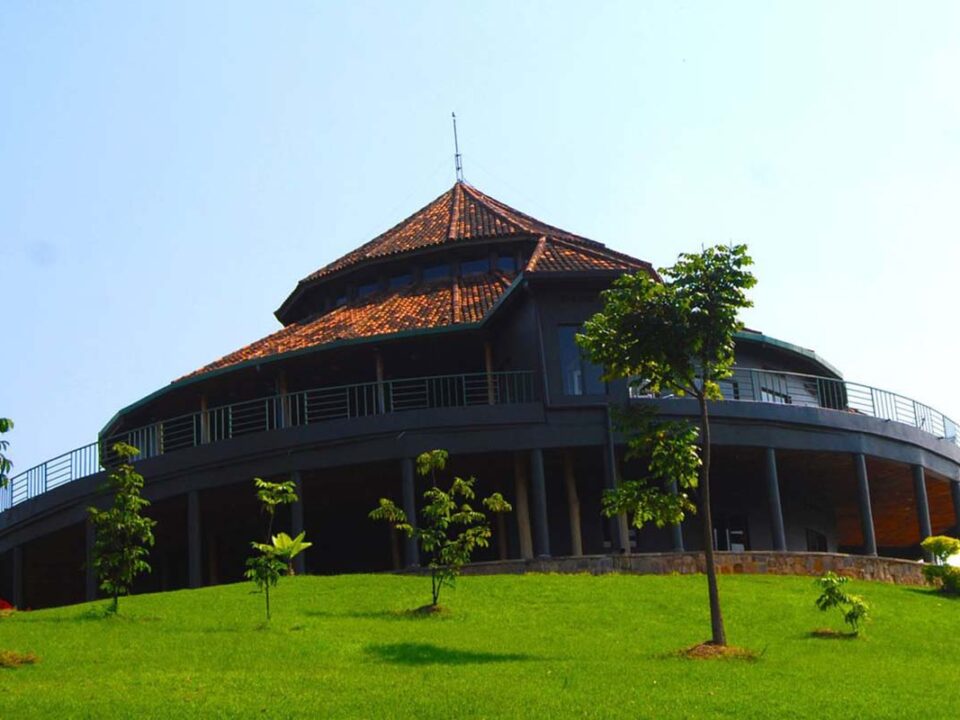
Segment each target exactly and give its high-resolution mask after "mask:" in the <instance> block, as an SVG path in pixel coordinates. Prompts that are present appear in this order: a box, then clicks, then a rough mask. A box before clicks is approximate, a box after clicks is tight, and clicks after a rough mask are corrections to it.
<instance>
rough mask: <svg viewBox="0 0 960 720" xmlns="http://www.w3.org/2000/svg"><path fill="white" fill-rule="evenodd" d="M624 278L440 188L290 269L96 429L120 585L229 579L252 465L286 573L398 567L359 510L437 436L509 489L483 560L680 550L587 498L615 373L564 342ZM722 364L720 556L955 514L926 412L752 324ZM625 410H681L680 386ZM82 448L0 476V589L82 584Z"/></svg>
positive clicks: (410, 489) (519, 220)
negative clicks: (604, 372) (117, 467)
mask: <svg viewBox="0 0 960 720" xmlns="http://www.w3.org/2000/svg"><path fill="white" fill-rule="evenodd" d="M627 272H647V273H652V272H653V270H652V268H651V266H650V265H649V264H648V263H646V262H644V261H642V260H638V259H635V258H632V257H629V256H627V255H624V254H622V253H619V252H616V251H614V250H611V249H609V248H607V247H606V246H604V245H602V244H600V243H597V242H594V241H591V240H588V239H586V238H583V237H580V236H577V235H574V234H572V233H569V232H566V231H564V230H561V229H559V228H556V227H553V226H550V225H547V224H545V223H543V222H541V221H539V220H536V219H534V218H532V217H530V216H528V215H525V214H524V213H521V212H518V211H517V210H514V209H513V208H510V207H508V206H506V205H504V204H503V203H501V202H498V201H497V200H495V199H493V198H491V197H489V196H487V195H485V194H483V193H482V192H480V191H479V190H477V189H476V188H474V187H472V186H470V185H468V184H466V183H463V182H458V183H456V184H455V185H454V187H453V188H451V189H450V190H449V191H448V192H446V193H444V194H443V195H441V196H440V197H438V198H437V199H436V200H434V201H433V202H431V203H430V204H428V205H427V206H425V207H424V208H422V209H421V210H419V211H417V212H416V213H414V214H413V215H411V216H410V217H408V218H407V219H406V220H403V221H402V222H401V223H399V224H398V225H396V226H395V227H393V228H391V229H389V230H387V231H386V232H384V233H383V234H381V235H379V236H378V237H376V238H374V239H373V240H371V241H370V242H368V243H366V244H364V245H362V246H360V247H359V248H357V249H356V250H354V251H353V252H351V253H349V254H347V255H345V256H344V257H342V258H340V259H338V260H336V261H334V262H332V263H330V264H329V265H327V266H325V267H323V268H321V269H320V270H317V271H316V272H314V273H312V274H311V275H308V276H307V277H306V278H304V279H303V280H301V281H300V282H299V283H298V284H297V286H296V287H295V288H294V290H293V292H291V293H290V295H289V297H287V298H286V300H284V301H283V303H282V304H281V305H280V308H279V309H278V310H277V311H276V316H277V318H278V320H279V321H280V322H281V323H282V325H283V327H282V329H280V330H278V331H277V332H276V333H274V334H272V335H270V336H268V337H266V338H263V339H261V340H258V341H257V342H254V343H252V344H250V345H248V346H247V347H244V348H242V349H240V350H237V351H235V352H232V353H230V354H228V355H225V356H224V357H222V358H220V359H219V360H217V361H215V362H212V363H210V364H209V365H206V366H205V367H203V368H200V369H199V370H197V371H196V372H193V373H191V374H189V375H187V376H185V377H182V378H180V379H179V380H176V381H174V382H173V383H171V384H170V385H168V386H167V387H164V388H162V389H160V390H158V391H157V392H155V393H153V394H151V395H149V396H148V397H145V398H143V399H142V400H139V401H138V402H136V403H134V404H132V405H130V406H128V407H126V408H123V409H122V410H120V411H119V412H118V413H117V414H116V415H115V416H114V417H113V418H112V419H111V420H110V421H109V422H108V423H107V425H106V426H105V427H104V428H103V430H102V432H101V434H100V436H101V438H104V439H105V440H106V442H105V443H104V446H109V444H112V442H114V441H116V440H119V439H122V440H125V441H127V442H129V443H131V444H133V445H135V446H137V447H138V448H140V450H141V453H142V455H141V459H140V460H138V468H139V470H140V472H141V473H142V474H143V475H144V476H145V477H146V478H147V487H146V495H147V497H149V498H150V499H151V500H152V501H153V506H152V508H151V511H150V512H151V514H152V516H153V517H155V518H156V519H157V520H158V525H157V528H156V536H157V544H156V547H155V549H154V551H153V554H152V559H151V561H152V564H153V568H154V571H153V573H152V574H151V575H149V576H147V577H145V578H144V579H143V581H142V583H141V587H140V588H139V589H140V590H160V589H171V588H180V587H196V586H200V585H205V584H213V583H220V582H228V581H234V580H238V579H240V577H241V574H242V570H243V563H244V559H245V557H246V555H247V554H248V547H249V544H248V543H249V540H250V539H251V538H252V537H255V536H256V535H257V534H258V533H259V532H261V529H260V528H261V519H260V517H259V516H258V508H257V505H256V502H255V498H254V494H253V491H252V485H251V482H250V480H251V478H252V477H254V476H262V477H268V478H273V479H279V478H293V479H294V480H295V481H296V483H297V485H298V486H299V488H300V490H301V494H302V499H303V502H302V503H301V504H298V505H296V506H294V507H293V508H292V510H291V514H290V517H289V518H285V519H284V520H285V522H286V523H287V524H288V525H289V528H290V529H292V530H293V531H299V530H300V529H301V528H304V529H306V531H307V535H308V538H309V539H310V540H311V541H312V542H313V543H314V547H313V549H312V550H311V551H310V552H309V553H307V554H306V555H305V556H301V558H299V559H298V560H299V561H300V562H301V566H302V569H305V570H306V571H308V572H311V573H335V572H351V571H373V570H387V569H390V568H397V567H402V566H404V565H411V564H415V563H417V562H418V557H417V550H416V547H415V546H414V545H412V544H410V543H409V542H408V541H405V540H404V539H402V538H400V537H398V536H397V534H396V533H394V532H393V531H391V530H390V529H389V528H388V527H386V526H385V525H383V524H376V523H373V522H371V521H370V520H368V518H367V513H368V512H369V511H370V510H371V509H372V508H373V507H374V506H375V505H376V503H377V499H378V498H379V497H382V496H390V497H393V498H396V499H398V500H399V499H402V501H403V503H404V505H405V506H406V507H407V508H408V512H409V511H410V510H411V509H412V507H413V503H414V500H415V498H417V497H419V495H420V493H421V492H422V490H423V487H422V486H423V483H422V481H421V480H420V479H419V478H417V477H415V476H414V471H413V458H414V457H415V456H416V455H417V454H418V453H420V452H422V451H424V450H427V449H431V448H437V447H442V448H446V449H448V450H449V451H450V452H451V455H452V459H453V463H452V468H451V470H452V471H453V472H457V473H465V474H473V475H476V476H477V477H478V479H479V480H478V482H479V485H480V487H481V488H482V490H483V491H484V492H489V491H494V490H497V491H500V492H502V493H503V494H504V495H505V496H506V497H507V498H508V499H509V500H510V501H511V502H512V503H513V504H514V507H515V512H514V513H512V514H511V515H510V516H509V517H508V518H506V519H505V520H504V522H503V523H502V525H500V526H497V527H495V533H494V534H495V541H494V545H493V546H492V547H491V548H490V549H489V550H488V551H487V554H486V556H485V557H486V559H496V558H509V557H531V556H534V555H540V556H544V555H555V556H556V555H578V554H600V553H617V552H626V551H630V552H648V551H670V550H674V549H680V548H687V549H693V550H696V549H698V548H699V547H700V538H701V533H700V529H699V528H698V526H697V522H698V521H697V518H696V517H694V518H692V519H691V520H689V521H688V522H687V523H685V524H684V526H683V528H682V529H680V530H676V529H675V530H671V529H664V530H657V529H655V528H651V529H649V530H647V529H644V530H643V531H642V532H639V533H638V532H635V531H629V532H627V531H625V529H624V528H623V526H621V525H619V524H618V523H617V522H615V521H614V522H611V521H609V520H605V519H603V518H602V517H601V514H600V497H601V493H602V491H603V489H604V488H606V487H611V486H612V485H613V484H614V483H615V482H616V477H617V474H618V473H622V472H624V468H623V462H622V446H621V442H620V440H621V439H620V438H618V437H617V435H616V433H615V431H614V430H613V429H612V427H611V419H610V406H611V404H613V405H616V404H619V403H621V402H625V401H626V400H627V398H628V388H627V386H626V384H625V383H623V382H614V383H609V384H606V383H604V382H603V381H602V379H601V374H600V371H599V369H598V368H597V367H594V366H592V365H591V364H590V363H588V362H586V361H585V360H584V359H583V358H582V357H581V355H580V353H579V352H578V350H577V347H576V345H575V343H574V335H575V333H576V332H577V330H578V328H579V327H580V325H581V323H582V322H583V321H584V320H585V319H586V318H588V317H589V316H590V315H591V314H593V313H594V312H595V311H597V310H598V309H599V308H600V301H599V297H598V296H599V292H600V291H601V290H602V289H604V288H605V287H607V286H608V285H609V283H610V282H611V281H612V280H613V279H614V278H616V277H617V276H618V275H620V274H622V273H627ZM737 366H738V367H737V370H736V372H735V374H734V376H733V377H732V378H731V379H730V380H729V381H728V382H726V383H724V385H723V391H724V394H725V397H726V399H725V400H724V401H722V402H716V403H714V405H713V407H712V409H711V412H712V417H713V420H714V426H713V437H714V443H715V455H714V475H713V478H714V481H713V482H714V494H715V505H714V517H715V523H716V546H717V547H718V548H719V549H720V550H736V549H750V548H752V549H770V550H775V551H776V550H784V549H789V550H801V551H807V550H809V551H831V552H834V551H840V552H851V553H865V554H878V553H879V554H880V555H887V556H893V557H908V558H909V557H917V556H918V555H919V547H918V543H919V541H920V539H921V538H922V537H924V536H926V535H929V534H931V533H942V532H955V531H956V525H957V522H958V520H957V518H958V516H960V484H958V479H960V447H958V445H957V427H956V425H955V424H954V423H953V422H951V421H950V420H949V419H948V418H946V417H945V416H943V415H942V414H940V413H939V412H937V411H935V410H933V409H932V408H929V407H927V406H925V405H921V404H919V403H916V402H914V401H912V400H909V399H907V398H903V397H901V396H898V395H895V394H893V393H890V392H886V391H882V390H878V389H876V388H869V387H865V386H862V385H858V384H856V383H853V382H849V381H846V380H844V379H843V378H842V376H841V374H840V372H839V371H838V370H836V369H835V368H833V367H832V366H831V365H830V364H828V363H827V362H826V361H825V360H823V359H822V358H820V357H819V356H818V355H817V354H815V353H813V352H811V351H809V350H805V349H803V348H799V347H796V346H794V345H791V344H790V343H787V342H783V341H780V340H776V339H774V338H771V337H767V336H765V335H763V334H761V333H758V332H743V333H741V334H740V336H739V337H738V341H737ZM632 401H633V402H639V403H653V404H655V405H657V406H658V407H659V410H660V412H661V413H663V414H664V415H668V416H688V417H692V416H694V415H695V414H696V407H695V403H694V402H693V401H691V400H687V399H677V398H642V397H638V398H633V399H632ZM97 453H98V444H97V443H93V444H91V445H90V446H87V447H85V448H80V449H78V450H75V451H72V452H70V453H66V454H64V455H63V456H60V457H58V458H55V459H53V460H50V461H48V462H46V463H44V464H43V465H40V466H38V467H36V468H32V469H30V470H28V471H26V472H24V473H22V474H20V475H18V476H17V477H15V478H13V481H12V483H11V486H10V487H9V488H7V490H5V491H3V492H2V493H0V596H3V597H8V598H13V599H14V600H15V601H16V602H17V603H18V604H19V605H21V606H32V607H42V606H47V605H54V604H62V603H69V602H76V601H80V600H83V599H84V598H91V597H93V595H94V592H95V583H94V581H93V578H92V576H91V575H90V573H89V572H87V571H84V570H83V567H84V565H85V562H86V558H87V555H88V553H89V552H90V548H91V546H92V535H91V533H90V530H89V527H88V525H87V524H86V521H85V508H86V507H87V506H88V505H89V504H91V503H92V502H94V501H95V500H96V498H97V493H96V490H97V487H98V486H99V485H100V484H101V483H102V480H103V475H102V472H100V471H99V459H98V455H97ZM626 472H629V468H627V469H626ZM481 559H482V558H481ZM304 565H305V567H303V566H304Z"/></svg>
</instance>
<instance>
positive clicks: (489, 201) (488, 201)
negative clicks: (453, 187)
mask: <svg viewBox="0 0 960 720" xmlns="http://www.w3.org/2000/svg"><path fill="white" fill-rule="evenodd" d="M458 185H462V186H463V189H464V192H466V193H467V194H468V195H470V197H471V198H473V200H474V202H477V203H479V204H480V205H481V206H482V207H483V209H484V210H486V211H487V212H489V213H490V214H492V215H495V216H496V217H498V218H499V219H500V220H501V221H502V222H505V223H507V224H508V225H513V226H515V227H518V228H520V229H521V230H523V231H524V232H528V233H530V234H531V235H536V234H537V232H538V231H537V230H536V229H535V228H534V227H533V226H532V225H530V224H529V223H528V222H526V221H527V220H533V219H534V218H532V217H529V216H524V219H523V220H522V222H517V219H516V218H512V217H510V215H508V214H507V213H506V212H504V209H506V210H510V211H512V212H515V213H517V214H518V215H521V216H523V213H521V212H520V211H519V210H514V209H513V208H511V207H510V206H509V205H503V206H502V207H496V206H497V205H501V203H497V201H495V200H494V199H493V198H491V197H490V196H489V195H486V194H484V193H483V192H481V191H480V190H477V189H476V188H475V187H473V185H470V184H469V183H465V182H462V183H458ZM542 224H543V225H546V223H542ZM548 227H549V226H548ZM558 229H559V228H558Z"/></svg>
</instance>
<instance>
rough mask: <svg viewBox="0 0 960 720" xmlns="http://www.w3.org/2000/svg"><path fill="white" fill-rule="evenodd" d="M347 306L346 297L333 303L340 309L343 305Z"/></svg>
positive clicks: (339, 298)
mask: <svg viewBox="0 0 960 720" xmlns="http://www.w3.org/2000/svg"><path fill="white" fill-rule="evenodd" d="M346 304H347V296H346V295H341V296H340V297H338V298H337V299H336V300H334V301H333V306H334V307H340V306H341V305H346Z"/></svg>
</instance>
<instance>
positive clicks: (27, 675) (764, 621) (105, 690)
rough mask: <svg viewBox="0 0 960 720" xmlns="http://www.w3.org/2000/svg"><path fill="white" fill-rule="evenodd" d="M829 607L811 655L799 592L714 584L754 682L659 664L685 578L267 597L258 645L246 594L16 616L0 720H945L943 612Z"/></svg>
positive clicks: (869, 594) (404, 582) (779, 584)
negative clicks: (860, 622) (268, 609)
mask: <svg viewBox="0 0 960 720" xmlns="http://www.w3.org/2000/svg"><path fill="white" fill-rule="evenodd" d="M848 587H849V588H850V590H851V592H855V593H860V594H862V595H864V596H865V597H866V599H867V600H868V602H870V603H871V605H872V607H873V621H872V622H871V623H870V624H869V625H868V626H867V630H866V637H865V638H861V639H854V640H838V639H823V638H814V637H810V634H809V633H810V631H812V630H814V629H816V628H822V627H825V626H832V627H835V628H838V629H842V621H841V619H840V614H839V612H836V611H833V613H831V614H824V613H820V612H819V611H817V610H816V609H815V608H814V606H813V600H814V597H815V596H816V594H817V591H816V589H815V588H814V586H813V581H812V579H811V578H805V577H804V578H797V577H773V576H724V577H721V586H720V589H721V596H722V600H723V602H724V609H725V615H726V620H727V631H728V634H729V637H730V641H731V642H732V643H733V644H736V645H740V646H745V647H747V648H750V649H752V650H755V651H757V652H758V653H761V657H760V658H759V660H757V661H755V662H749V661H743V660H689V659H685V658H680V657H677V656H676V655H674V654H673V653H674V651H676V650H678V649H681V648H683V647H686V646H689V645H693V644H695V643H697V642H700V641H702V640H705V639H706V638H707V636H708V630H709V620H708V612H707V607H706V583H705V581H704V579H703V577H702V576H672V577H661V576H631V575H606V576H599V577H591V576H586V575H574V576H558V575H527V576H493V577H465V578H461V580H460V582H459V584H458V587H457V588H456V590H454V591H449V590H447V591H445V597H443V598H442V602H443V604H444V605H446V606H447V607H448V609H449V612H447V613H444V614H441V615H435V616H426V617H421V616H412V615H409V614H406V613H404V612H403V611H405V610H408V609H410V608H414V607H417V606H419V605H421V604H423V603H424V602H425V601H427V600H428V599H429V592H430V581H429V579H428V578H417V577H400V576H390V575H379V576H374V575H353V576H341V577H297V578H284V579H283V580H282V581H281V585H280V587H279V588H278V589H277V590H276V591H275V593H273V595H272V599H273V603H274V617H273V622H272V623H271V624H270V626H269V627H268V628H263V627H262V626H261V620H262V615H263V598H262V596H260V595H258V594H252V593H251V589H252V585H251V584H241V585H227V586H221V587H216V588H206V589H202V590H193V591H189V590H187V591H180V592H173V593H165V594H158V595H144V596H139V597H133V598H124V599H121V603H120V612H121V614H120V616H118V617H107V618H104V617H103V615H102V612H101V610H100V609H101V608H103V607H105V606H106V604H107V603H106V601H101V602H98V603H92V604H88V605H77V606H73V607H68V608H63V609H54V610H43V611H36V612H25V613H16V614H13V615H11V616H8V617H5V618H2V619H0V650H16V651H19V652H32V653H35V654H36V655H37V656H38V657H39V658H40V660H39V662H38V663H37V664H35V665H25V666H21V667H18V668H16V669H0V718H18V720H19V719H20V718H30V717H51V718H58V719H60V718H68V717H137V718H146V717H163V718H177V719H180V718H187V717H218V716H226V717H231V716H247V717H254V716H255V717H282V718H285V717H365V718H381V717H383V718H386V717H390V718H393V717H407V718H445V719H447V718H463V717H530V718H559V717H592V718H614V717H625V718H627V717H629V718H637V717H651V718H652V717H656V718H687V717H689V718H698V717H730V718H789V717H811V718H812V717H816V718H832V717H836V718H907V717H923V718H957V717H958V716H960V602H958V601H952V600H948V599H944V598H942V597H940V596H938V595H936V594H933V593H931V592H929V591H927V590H922V589H915V588H906V587H896V586H892V585H883V584H879V583H866V582H853V583H851V585H850V586H848Z"/></svg>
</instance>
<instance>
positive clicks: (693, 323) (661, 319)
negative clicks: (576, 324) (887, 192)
mask: <svg viewBox="0 0 960 720" xmlns="http://www.w3.org/2000/svg"><path fill="white" fill-rule="evenodd" d="M752 264H753V261H752V260H751V258H750V256H749V255H748V254H747V247H746V245H728V246H727V245H719V246H716V247H710V248H706V249H705V250H703V251H701V252H699V253H684V254H682V255H680V257H679V258H678V259H677V262H676V263H675V264H674V265H673V266H671V267H668V268H664V269H661V270H660V273H661V275H662V276H663V279H662V280H660V279H658V278H656V277H653V276H651V275H649V274H646V273H638V274H636V275H625V276H623V277H621V278H619V279H618V280H617V281H616V282H614V284H613V286H612V287H611V288H610V289H609V290H607V291H605V292H604V293H603V300H604V308H603V311H602V312H600V313H598V314H597V315H595V316H594V317H593V318H591V319H590V320H589V321H587V323H586V324H585V325H584V332H583V334H582V335H580V336H578V341H579V342H580V345H581V347H582V348H583V350H584V351H585V352H586V353H587V355H588V356H589V357H590V358H591V360H593V361H594V362H596V363H599V364H602V365H603V366H604V368H605V373H606V376H607V378H608V379H614V378H629V379H630V380H631V382H632V383H633V384H634V385H635V386H642V387H643V388H644V391H645V392H648V393H671V394H674V395H679V396H685V395H686V396H690V397H692V398H694V399H695V400H696V401H697V407H698V410H699V427H698V428H697V431H698V432H693V433H686V434H684V433H683V432H678V431H677V430H676V427H675V426H673V429H672V431H671V432H670V433H669V437H670V440H671V442H669V443H666V444H662V443H661V444H659V445H658V443H657V442H654V443H653V446H652V447H653V448H655V449H656V448H659V452H667V453H688V452H690V449H691V448H692V447H694V446H695V444H696V443H697V442H698V441H697V436H698V435H699V454H700V461H701V462H700V467H699V477H698V479H697V486H698V490H699V503H698V505H699V514H700V516H701V519H702V524H703V547H704V555H705V560H706V570H707V587H708V591H709V597H710V622H711V629H712V639H711V642H712V643H714V644H716V645H726V644H727V636H726V631H725V629H724V625H723V614H722V613H721V610H720V594H719V591H718V589H717V568H716V561H715V558H714V548H713V517H712V515H711V506H710V417H709V405H708V401H710V400H720V399H722V395H721V393H720V386H719V384H718V383H719V381H720V380H723V379H724V378H727V377H729V376H730V375H731V373H732V368H733V362H734V354H733V350H734V335H735V334H736V332H737V331H738V330H740V329H741V328H742V327H743V324H742V323H741V322H740V319H739V313H740V311H741V310H742V309H744V308H748V307H750V306H751V305H752V304H753V303H752V302H751V301H750V300H749V299H748V298H747V295H746V291H747V290H748V289H750V288H751V287H753V286H754V285H755V284H756V278H755V277H754V276H753V275H752V274H751V273H750V271H749V269H748V268H749V267H750V266H751V265H752ZM648 428H649V432H653V433H656V432H657V430H656V428H657V424H656V423H652V424H648ZM678 438H680V440H681V441H680V442H678V441H677V440H678ZM683 438H686V441H685V442H684V441H683ZM686 466H687V467H689V465H686ZM652 469H654V468H652ZM653 474H654V475H656V474H657V473H656V472H654V473H653ZM661 479H662V480H665V481H669V480H671V478H670V477H662V478H661ZM687 486H688V487H689V484H688V485H687ZM665 492H667V491H666V490H663V491H658V490H657V489H656V488H646V489H645V491H644V492H635V493H634V495H635V502H634V504H633V510H634V512H635V513H639V515H640V517H641V518H642V517H647V518H650V519H654V520H655V519H656V518H657V517H661V515H658V513H663V512H664V510H666V511H667V512H668V514H669V513H672V516H671V517H669V518H668V520H667V521H668V522H677V521H678V520H679V519H682V513H679V514H678V513H677V509H678V508H677V505H676V503H670V502H666V503H664V502H663V494H664V493H665ZM658 507H659V509H658ZM620 509H621V510H622V509H626V508H624V507H623V505H622V504H621V505H620Z"/></svg>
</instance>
